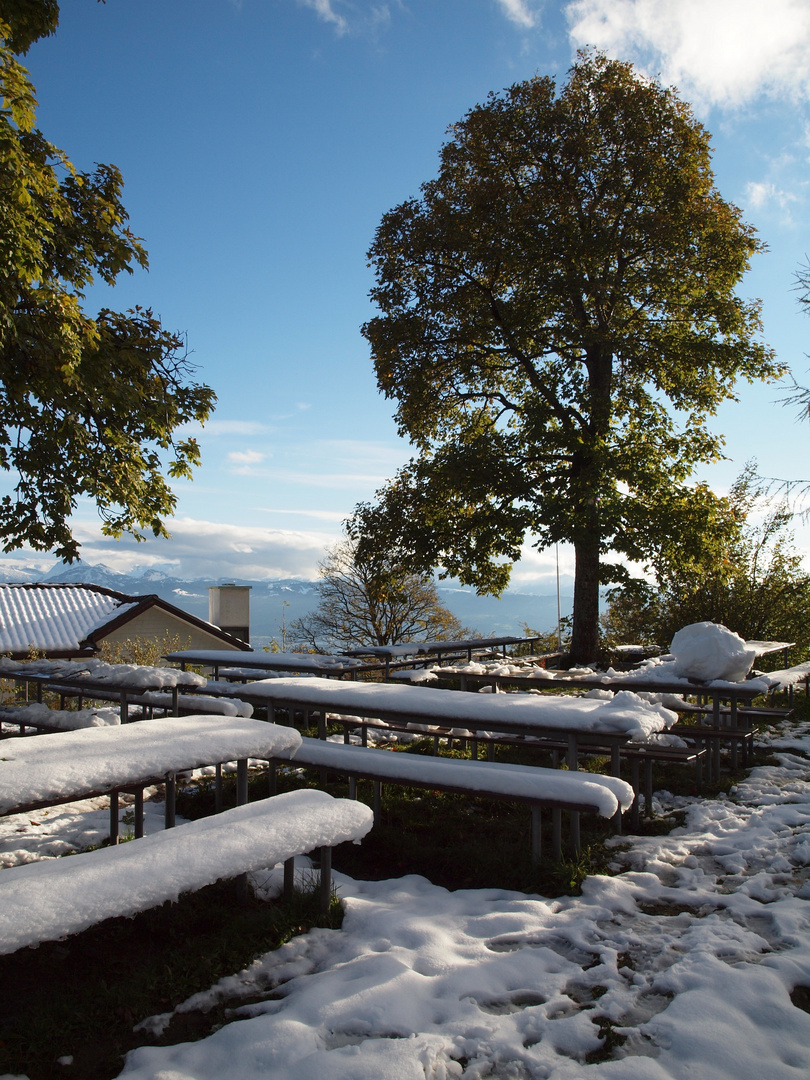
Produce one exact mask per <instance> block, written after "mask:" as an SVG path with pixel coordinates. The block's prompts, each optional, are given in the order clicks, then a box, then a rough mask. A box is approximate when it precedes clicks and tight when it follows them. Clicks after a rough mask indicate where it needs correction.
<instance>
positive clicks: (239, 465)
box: [228, 450, 267, 476]
mask: <svg viewBox="0 0 810 1080" xmlns="http://www.w3.org/2000/svg"><path fill="white" fill-rule="evenodd" d="M266 457H267V455H266V454H260V453H259V451H258V450H231V452H230V453H229V454H228V461H229V462H230V464H231V466H232V469H231V472H234V473H238V474H240V475H244V476H250V475H252V474H253V473H254V471H255V470H254V466H255V465H260V464H261V463H262V462H263V461H264V459H265V458H266Z"/></svg>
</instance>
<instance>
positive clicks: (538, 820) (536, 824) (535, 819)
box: [532, 806, 543, 866]
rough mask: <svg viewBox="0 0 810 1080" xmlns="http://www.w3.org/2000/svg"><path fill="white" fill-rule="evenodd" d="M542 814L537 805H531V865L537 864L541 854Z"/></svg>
mask: <svg viewBox="0 0 810 1080" xmlns="http://www.w3.org/2000/svg"><path fill="white" fill-rule="evenodd" d="M542 828H543V815H542V812H541V810H540V807H539V806H533V807H532V866H537V865H538V864H539V862H540V859H541V857H542V854H543V834H542Z"/></svg>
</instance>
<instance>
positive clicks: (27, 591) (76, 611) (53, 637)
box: [0, 582, 244, 656]
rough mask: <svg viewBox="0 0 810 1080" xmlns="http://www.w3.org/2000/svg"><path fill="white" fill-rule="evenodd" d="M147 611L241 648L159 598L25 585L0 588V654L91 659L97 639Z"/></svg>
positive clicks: (87, 588) (60, 585)
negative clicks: (37, 653) (163, 612)
mask: <svg viewBox="0 0 810 1080" xmlns="http://www.w3.org/2000/svg"><path fill="white" fill-rule="evenodd" d="M152 605H157V606H159V607H161V608H164V609H166V610H168V611H171V612H172V613H173V614H175V615H176V616H177V617H178V618H180V619H183V620H184V621H187V622H189V623H192V624H194V625H195V626H204V627H205V629H206V630H207V631H208V632H209V633H210V634H213V635H216V636H218V637H221V638H222V639H223V641H230V640H233V642H234V644H235V645H237V644H238V647H239V648H240V649H241V648H243V647H244V646H243V643H242V642H237V640H236V639H235V638H231V635H229V634H225V633H224V632H223V631H221V630H220V629H219V628H218V627H216V626H214V625H213V624H212V623H203V622H202V620H200V619H198V618H196V616H194V615H190V614H189V613H188V612H185V611H182V610H181V609H180V608H175V607H174V606H173V605H172V604H168V603H166V601H164V600H161V599H160V597H158V596H127V595H126V594H125V593H120V592H116V591H115V590H114V589H107V588H105V587H104V586H101V585H90V584H82V583H79V582H69V583H65V582H60V583H36V584H34V583H29V582H26V583H11V584H8V583H0V653H11V654H12V655H13V656H25V655H26V654H27V653H29V652H30V651H31V649H32V648H34V649H37V650H39V651H41V652H45V653H47V654H49V655H51V656H53V655H62V656H66V655H76V654H80V653H90V652H93V651H95V648H96V644H95V642H96V639H97V638H99V637H103V636H104V634H105V633H106V632H109V631H110V630H111V629H113V628H114V627H116V626H117V625H118V624H119V623H120V622H122V621H123V622H126V621H127V619H128V618H130V617H134V616H135V615H137V614H138V613H139V612H140V611H142V610H144V609H146V608H147V607H150V606H152Z"/></svg>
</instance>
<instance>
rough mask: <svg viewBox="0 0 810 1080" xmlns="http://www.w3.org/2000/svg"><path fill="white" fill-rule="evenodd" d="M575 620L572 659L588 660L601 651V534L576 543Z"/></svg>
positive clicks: (594, 657)
mask: <svg viewBox="0 0 810 1080" xmlns="http://www.w3.org/2000/svg"><path fill="white" fill-rule="evenodd" d="M574 553H575V555H576V570H575V573H574V620H573V628H572V632H571V663H572V664H589V663H591V662H592V661H594V660H595V659H596V658H597V655H598V652H599V534H598V531H596V532H595V534H594V535H593V536H586V537H581V538H580V539H579V540H577V541H576V542H575V543H574Z"/></svg>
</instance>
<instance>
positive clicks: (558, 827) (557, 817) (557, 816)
mask: <svg viewBox="0 0 810 1080" xmlns="http://www.w3.org/2000/svg"><path fill="white" fill-rule="evenodd" d="M551 832H552V841H551V842H552V849H553V853H554V858H555V859H556V861H557V862H562V810H560V809H559V808H557V807H555V808H554V809H553V810H552V811H551Z"/></svg>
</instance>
